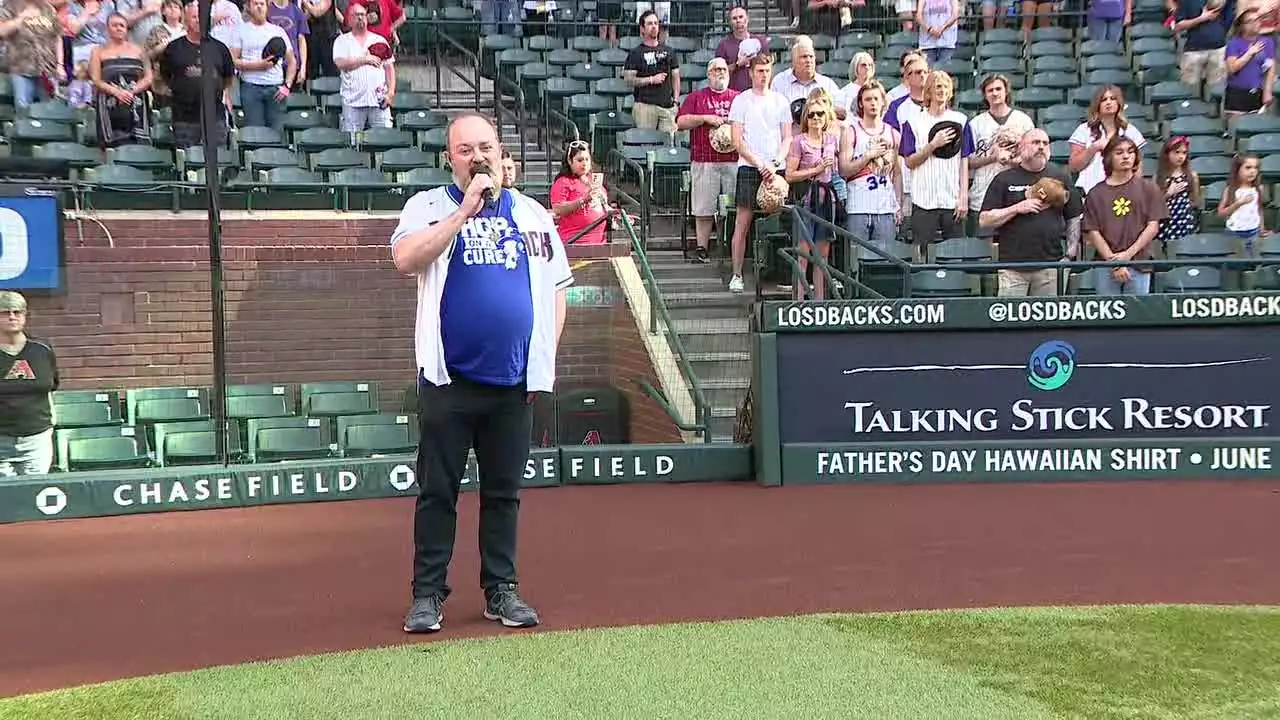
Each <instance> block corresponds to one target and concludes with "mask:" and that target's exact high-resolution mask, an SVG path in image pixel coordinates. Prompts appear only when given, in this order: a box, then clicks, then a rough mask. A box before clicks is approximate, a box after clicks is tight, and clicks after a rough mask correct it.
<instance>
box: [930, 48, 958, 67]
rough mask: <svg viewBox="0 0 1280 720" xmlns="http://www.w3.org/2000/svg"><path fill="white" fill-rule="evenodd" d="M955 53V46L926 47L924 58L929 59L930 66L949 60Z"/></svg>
mask: <svg viewBox="0 0 1280 720" xmlns="http://www.w3.org/2000/svg"><path fill="white" fill-rule="evenodd" d="M955 55H956V49H955V48H953V47H932V48H924V59H925V60H928V61H929V66H930V67H933V66H934V65H937V64H938V63H944V62H949V61H950V60H951V58H953V57H955Z"/></svg>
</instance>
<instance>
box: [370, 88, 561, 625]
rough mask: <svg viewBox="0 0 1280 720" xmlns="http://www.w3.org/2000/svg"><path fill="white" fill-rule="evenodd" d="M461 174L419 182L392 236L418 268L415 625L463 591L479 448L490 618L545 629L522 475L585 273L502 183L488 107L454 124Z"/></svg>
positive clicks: (537, 211)
mask: <svg viewBox="0 0 1280 720" xmlns="http://www.w3.org/2000/svg"><path fill="white" fill-rule="evenodd" d="M447 133H448V134H447V144H448V149H447V151H446V157H447V158H448V160H449V164H450V166H451V167H452V168H453V177H454V185H450V186H448V187H442V188H435V189H432V190H427V191H424V192H420V193H417V194H416V195H414V196H413V197H412V198H410V199H409V202H408V203H406V204H405V207H404V210H403V211H402V212H401V213H400V224H399V226H397V227H396V230H395V232H394V233H393V234H392V236H391V257H392V260H393V261H394V262H395V265H396V268H397V269H398V270H400V271H401V272H404V273H406V274H413V275H416V276H417V278H418V313H417V321H416V327H415V333H414V349H415V353H416V356H417V364H418V370H419V376H418V390H419V391H418V403H419V404H418V418H419V420H418V423H419V429H420V430H421V432H420V436H421V439H420V440H419V444H418V468H417V477H418V484H419V491H418V502H417V507H416V510H415V513H414V563H413V606H412V607H411V608H410V609H409V613H408V615H407V616H406V617H405V621H404V631H405V632H410V633H430V632H436V631H438V630H440V621H441V619H442V617H443V613H442V608H443V605H444V601H445V599H446V598H447V597H448V596H449V592H450V588H449V585H448V583H447V582H446V575H447V573H448V569H449V561H450V560H451V559H452V557H453V544H454V536H455V532H456V525H457V504H458V489H459V487H460V485H461V483H462V477H463V473H464V472H465V470H466V465H467V452H468V451H469V450H472V449H474V450H475V454H476V460H477V461H478V463H479V468H480V478H479V479H480V585H481V587H483V588H484V596H485V608H484V616H485V618H487V619H489V620H495V621H498V622H501V623H502V624H503V625H505V626H506V627H516V628H521V627H532V626H534V625H537V624H538V614H537V613H536V612H535V611H534V609H533V608H531V607H529V605H528V604H527V603H525V601H524V600H523V599H521V597H520V594H519V591H518V586H517V579H516V526H517V521H518V517H519V510H520V495H519V492H520V481H521V477H522V475H523V474H524V469H525V465H526V464H527V463H528V459H529V444H530V443H529V438H530V435H531V425H532V412H531V408H532V405H531V402H532V397H533V396H532V393H535V392H551V390H552V386H553V385H554V383H555V358H556V347H557V345H558V344H559V341H560V334H561V332H562V331H563V329H564V318H565V289H566V288H568V287H569V285H571V284H573V275H572V274H571V272H570V270H569V263H568V261H567V260H566V259H565V251H564V245H563V244H562V243H561V241H560V236H559V235H558V234H557V233H556V226H555V223H554V222H553V221H552V219H551V215H550V214H548V213H547V211H546V210H545V209H543V208H542V206H541V205H539V204H538V203H537V202H536V201H535V200H533V199H531V198H530V197H528V196H526V195H521V194H517V193H513V192H511V191H510V190H507V189H504V188H502V187H501V186H502V170H501V168H502V145H501V143H500V142H499V140H498V133H497V130H496V129H495V128H494V126H493V124H492V123H491V122H490V121H489V120H488V119H486V118H485V117H483V116H481V115H479V114H476V113H467V114H464V115H460V116H458V117H456V118H454V119H453V121H451V122H450V123H449V127H448V130H447Z"/></svg>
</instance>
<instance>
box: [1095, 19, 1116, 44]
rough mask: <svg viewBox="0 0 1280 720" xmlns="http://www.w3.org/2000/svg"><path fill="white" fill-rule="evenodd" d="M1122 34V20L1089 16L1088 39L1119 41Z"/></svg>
mask: <svg viewBox="0 0 1280 720" xmlns="http://www.w3.org/2000/svg"><path fill="white" fill-rule="evenodd" d="M1123 36H1124V20H1102V19H1100V18H1093V17H1091V18H1089V39H1090V40H1106V41H1107V42H1120V38H1121V37H1123Z"/></svg>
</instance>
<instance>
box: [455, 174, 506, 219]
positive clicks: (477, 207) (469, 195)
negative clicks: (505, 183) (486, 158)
mask: <svg viewBox="0 0 1280 720" xmlns="http://www.w3.org/2000/svg"><path fill="white" fill-rule="evenodd" d="M497 188H498V181H497V179H496V178H494V176H493V169H492V168H490V167H489V165H488V164H487V163H485V162H477V163H472V165H471V182H469V183H467V192H466V194H465V195H463V198H462V210H463V212H465V213H466V214H467V217H475V215H476V214H477V213H479V212H480V211H481V210H482V209H484V207H485V206H486V205H488V204H489V203H492V202H493V201H494V200H495V199H496V198H497V196H498V189H497Z"/></svg>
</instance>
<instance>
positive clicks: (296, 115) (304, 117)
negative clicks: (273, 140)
mask: <svg viewBox="0 0 1280 720" xmlns="http://www.w3.org/2000/svg"><path fill="white" fill-rule="evenodd" d="M324 122H325V120H324V114H323V113H321V112H320V111H319V110H290V111H289V112H287V113H285V114H284V118H283V119H282V120H281V121H280V127H281V129H282V130H283V131H284V136H285V137H286V138H290V137H293V136H294V135H296V134H297V133H300V132H302V131H303V130H308V129H310V128H317V127H323V126H324Z"/></svg>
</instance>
